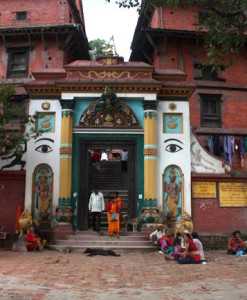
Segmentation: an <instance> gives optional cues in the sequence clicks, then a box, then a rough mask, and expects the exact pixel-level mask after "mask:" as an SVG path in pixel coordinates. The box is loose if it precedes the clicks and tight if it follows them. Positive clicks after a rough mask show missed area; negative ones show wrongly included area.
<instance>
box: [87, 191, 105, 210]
mask: <svg viewBox="0 0 247 300" xmlns="http://www.w3.org/2000/svg"><path fill="white" fill-rule="evenodd" d="M88 209H89V211H91V212H102V211H103V210H105V201H104V196H103V194H102V193H101V192H98V194H97V195H96V194H95V193H94V192H93V193H91V195H90V198H89V204H88Z"/></svg>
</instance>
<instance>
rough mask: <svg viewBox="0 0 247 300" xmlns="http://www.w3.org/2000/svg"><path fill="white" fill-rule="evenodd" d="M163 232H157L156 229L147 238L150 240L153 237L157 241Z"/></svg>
mask: <svg viewBox="0 0 247 300" xmlns="http://www.w3.org/2000/svg"><path fill="white" fill-rule="evenodd" d="M164 234H165V233H164V231H163V230H158V229H156V230H155V231H153V232H152V233H150V235H149V238H150V239H152V238H153V237H154V238H156V239H157V240H159V239H160V238H162V236H163V235H164Z"/></svg>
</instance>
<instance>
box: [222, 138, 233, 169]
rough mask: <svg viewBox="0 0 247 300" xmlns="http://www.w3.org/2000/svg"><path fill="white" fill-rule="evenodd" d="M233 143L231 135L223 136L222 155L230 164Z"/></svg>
mask: <svg viewBox="0 0 247 300" xmlns="http://www.w3.org/2000/svg"><path fill="white" fill-rule="evenodd" d="M234 144H235V138H234V136H231V135H226V136H224V157H225V162H226V163H227V164H229V165H230V166H231V165H232V157H233V154H234Z"/></svg>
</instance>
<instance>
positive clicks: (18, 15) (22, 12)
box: [15, 10, 27, 21]
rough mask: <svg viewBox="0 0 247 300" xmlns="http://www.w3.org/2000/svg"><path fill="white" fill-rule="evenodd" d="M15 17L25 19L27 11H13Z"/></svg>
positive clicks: (18, 19)
mask: <svg viewBox="0 0 247 300" xmlns="http://www.w3.org/2000/svg"><path fill="white" fill-rule="evenodd" d="M15 19H16V21H26V20H27V11H25V10H23V11H17V12H16V13H15Z"/></svg>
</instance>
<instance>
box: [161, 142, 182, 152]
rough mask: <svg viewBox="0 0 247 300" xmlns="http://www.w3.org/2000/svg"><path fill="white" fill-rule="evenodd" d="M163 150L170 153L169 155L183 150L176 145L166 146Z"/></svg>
mask: <svg viewBox="0 0 247 300" xmlns="http://www.w3.org/2000/svg"><path fill="white" fill-rule="evenodd" d="M165 149H166V151H168V152H171V153H175V152H178V151H181V150H183V148H182V147H180V146H178V145H176V144H170V145H167V146H166V148H165Z"/></svg>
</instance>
